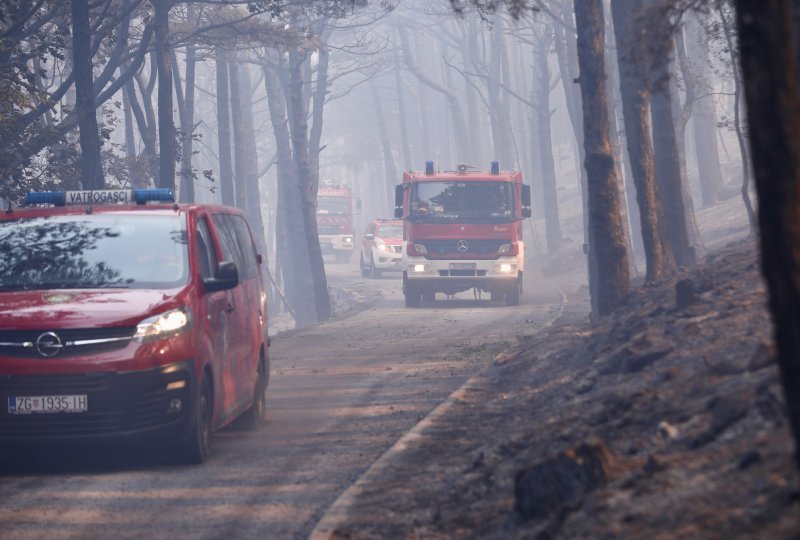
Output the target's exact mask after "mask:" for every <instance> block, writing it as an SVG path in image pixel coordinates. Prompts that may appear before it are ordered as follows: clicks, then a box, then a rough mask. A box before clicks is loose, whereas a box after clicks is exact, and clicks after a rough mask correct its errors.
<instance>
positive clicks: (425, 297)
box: [422, 291, 436, 303]
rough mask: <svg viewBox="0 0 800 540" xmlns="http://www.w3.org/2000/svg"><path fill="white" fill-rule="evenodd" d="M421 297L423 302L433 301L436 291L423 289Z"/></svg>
mask: <svg viewBox="0 0 800 540" xmlns="http://www.w3.org/2000/svg"><path fill="white" fill-rule="evenodd" d="M422 299H423V300H424V301H425V302H428V303H433V302H435V301H436V292H434V291H425V292H424V293H422Z"/></svg>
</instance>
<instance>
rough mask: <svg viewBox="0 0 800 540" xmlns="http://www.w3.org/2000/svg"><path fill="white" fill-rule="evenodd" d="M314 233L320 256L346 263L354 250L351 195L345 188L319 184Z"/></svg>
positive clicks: (348, 189)
mask: <svg viewBox="0 0 800 540" xmlns="http://www.w3.org/2000/svg"><path fill="white" fill-rule="evenodd" d="M317 232H318V234H319V246H320V248H321V249H322V254H323V255H330V254H332V255H333V256H334V257H335V258H336V262H347V261H349V260H350V257H351V256H352V255H353V251H355V235H354V232H355V229H354V228H353V194H352V192H351V191H350V188H349V187H348V186H340V185H336V184H320V186H319V190H318V191H317Z"/></svg>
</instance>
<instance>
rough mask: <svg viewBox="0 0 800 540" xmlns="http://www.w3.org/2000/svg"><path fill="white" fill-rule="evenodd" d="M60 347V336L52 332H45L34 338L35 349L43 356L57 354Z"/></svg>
mask: <svg viewBox="0 0 800 540" xmlns="http://www.w3.org/2000/svg"><path fill="white" fill-rule="evenodd" d="M62 347H63V345H62V344H61V338H60V337H58V336H57V335H56V334H54V333H53V332H45V333H44V334H42V335H40V336H39V337H38V338H36V351H37V352H38V353H39V354H40V355H42V356H44V357H45V358H50V357H52V356H55V355H57V354H58V353H59V352H61V348H62Z"/></svg>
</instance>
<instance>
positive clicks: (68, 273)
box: [0, 214, 189, 291]
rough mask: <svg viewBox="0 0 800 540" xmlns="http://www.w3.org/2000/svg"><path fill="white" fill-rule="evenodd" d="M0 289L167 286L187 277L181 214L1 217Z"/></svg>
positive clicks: (170, 286)
mask: <svg viewBox="0 0 800 540" xmlns="http://www.w3.org/2000/svg"><path fill="white" fill-rule="evenodd" d="M0 253H2V254H3V256H2V258H0V291H19V290H38V289H96V288H126V289H127V288H130V289H170V288H174V287H179V286H182V285H185V284H186V282H187V281H188V277H189V265H188V252H187V238H186V220H185V218H183V217H181V216H152V215H139V216H133V215H117V214H93V215H74V216H49V217H37V218H23V219H15V220H9V221H0Z"/></svg>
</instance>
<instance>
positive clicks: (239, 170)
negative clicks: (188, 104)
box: [228, 53, 247, 210]
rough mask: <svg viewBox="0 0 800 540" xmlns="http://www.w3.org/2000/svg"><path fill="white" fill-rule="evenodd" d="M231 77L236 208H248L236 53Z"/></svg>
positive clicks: (231, 61)
mask: <svg viewBox="0 0 800 540" xmlns="http://www.w3.org/2000/svg"><path fill="white" fill-rule="evenodd" d="M228 75H229V77H230V102H231V126H232V127H233V148H232V150H233V178H234V181H233V188H234V189H233V191H234V201H235V202H236V208H239V209H240V210H245V209H246V208H247V191H246V189H245V186H246V184H247V178H246V177H247V173H246V169H247V165H246V164H245V160H246V158H245V144H246V143H245V133H244V126H243V125H242V122H243V118H242V91H241V88H240V87H239V61H238V59H237V58H236V53H233V54H232V55H231V56H230V57H228Z"/></svg>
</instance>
